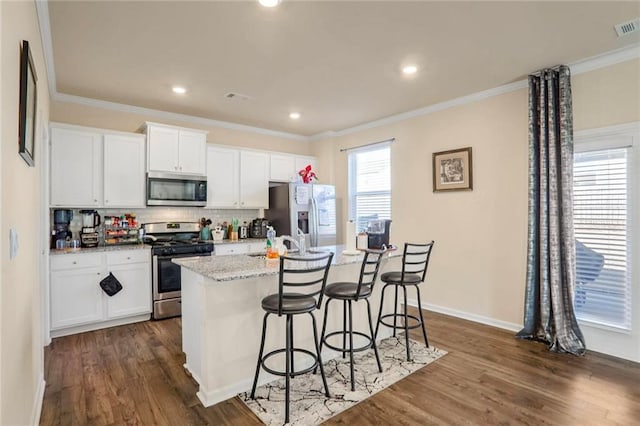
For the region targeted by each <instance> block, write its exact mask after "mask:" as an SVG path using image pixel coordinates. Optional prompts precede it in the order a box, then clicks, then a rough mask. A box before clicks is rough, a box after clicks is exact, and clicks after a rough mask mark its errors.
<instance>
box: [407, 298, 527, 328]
mask: <svg viewBox="0 0 640 426" xmlns="http://www.w3.org/2000/svg"><path fill="white" fill-rule="evenodd" d="M407 303H408V305H409V306H413V307H418V302H417V301H416V300H415V299H409V300H408V302H407ZM421 307H422V309H426V310H427V311H433V312H438V313H441V314H445V315H450V316H452V317H457V318H462V319H466V320H469V321H473V322H478V323H480V324H486V325H490V326H492V327H497V328H502V329H504V330H509V331H516V332H517V331H520V330H522V324H516V323H513V322H507V321H502V320H498V319H495V318H491V317H485V316H483V315H478V314H472V313H469V312H464V311H459V310H457V309H451V308H447V307H444V306H438V305H432V304H430V303H423V304H422V306H421Z"/></svg>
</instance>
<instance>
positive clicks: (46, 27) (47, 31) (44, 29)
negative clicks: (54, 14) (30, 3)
mask: <svg viewBox="0 0 640 426" xmlns="http://www.w3.org/2000/svg"><path fill="white" fill-rule="evenodd" d="M35 3H36V14H37V15H38V24H39V26H40V39H41V40H42V54H43V56H44V65H45V68H46V70H47V82H48V83H49V96H51V97H53V95H55V94H56V93H58V91H57V89H56V67H55V66H54V62H53V43H52V42H51V24H50V21H49V3H48V2H47V0H36V2H35Z"/></svg>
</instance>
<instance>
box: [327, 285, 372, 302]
mask: <svg viewBox="0 0 640 426" xmlns="http://www.w3.org/2000/svg"><path fill="white" fill-rule="evenodd" d="M358 285H359V284H358V283H350V282H337V283H333V284H329V285H327V287H326V288H325V290H324V294H325V296H328V297H331V298H333V299H342V300H346V299H351V300H355V298H356V294H357V293H358ZM369 296H371V286H369V285H363V286H362V287H361V288H360V295H359V297H362V298H365V297H369Z"/></svg>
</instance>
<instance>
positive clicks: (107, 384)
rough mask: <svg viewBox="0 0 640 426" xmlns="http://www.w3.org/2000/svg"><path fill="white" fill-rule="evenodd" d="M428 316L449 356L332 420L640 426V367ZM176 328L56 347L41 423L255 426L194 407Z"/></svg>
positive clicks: (48, 356) (235, 407) (109, 333)
mask: <svg viewBox="0 0 640 426" xmlns="http://www.w3.org/2000/svg"><path fill="white" fill-rule="evenodd" d="M425 316H426V321H427V325H428V332H429V338H430V343H431V344H432V345H435V346H437V347H439V348H442V349H445V350H447V351H448V352H449V354H448V355H446V356H445V357H444V358H442V359H440V360H438V361H436V362H435V363H433V364H431V365H429V366H428V367H426V368H423V369H421V370H419V371H418V372H416V373H414V374H412V375H411V376H409V377H407V378H406V379H404V380H402V381H400V382H398V383H396V384H395V385H393V386H391V387H390V388H388V389H385V390H384V391H382V392H380V393H378V394H376V395H374V396H373V397H371V398H369V399H367V400H366V401H365V402H363V403H360V404H358V405H357V406H355V407H353V408H351V409H349V410H347V411H345V412H343V413H341V414H340V415H338V416H336V417H334V418H332V419H330V420H329V421H328V422H327V424H336V425H338V424H394V425H400V424H404V425H417V424H420V425H428V424H434V425H442V424H483V425H484V424H502V425H507V424H512V425H516V424H531V425H540V424H552V425H589V424H594V425H609V424H621V425H633V424H639V423H638V422H639V421H640V364H637V363H631V362H627V361H622V360H619V359H615V358H612V357H608V356H603V355H599V354H596V353H588V354H587V355H585V356H584V357H575V356H571V355H560V354H554V353H550V352H548V351H547V350H546V348H545V346H544V345H542V344H538V343H533V342H528V341H521V340H516V339H514V338H513V333H511V332H507V331H503V330H500V329H496V328H493V327H488V326H484V325H480V324H476V323H473V322H469V321H464V320H461V319H457V318H453V317H448V316H446V315H441V314H436V313H433V312H425ZM180 327H181V323H180V319H170V320H164V321H158V322H152V321H149V322H144V323H138V324H132V325H126V326H121V327H115V328H111V329H106V330H100V331H95V332H90V333H83V334H79V335H74V336H68V337H62V338H57V339H54V340H53V342H52V344H51V345H50V346H49V347H48V348H46V350H45V363H46V365H45V374H46V382H47V386H46V391H45V397H44V406H43V408H42V417H41V421H40V424H42V425H57V424H60V425H112V424H113V425H115V424H141V425H205V424H211V425H251V424H260V422H259V420H258V419H257V418H256V417H255V416H254V415H253V413H252V412H251V411H250V410H249V409H247V408H246V407H245V406H244V404H243V403H242V402H241V401H240V400H239V399H237V398H232V399H230V400H227V401H225V402H222V403H220V404H218V405H216V406H213V407H209V408H204V407H203V406H202V405H201V404H200V402H199V401H198V399H197V398H196V396H195V393H196V391H197V386H196V384H195V382H194V381H193V380H192V379H191V378H190V377H189V376H188V375H187V374H186V373H185V371H184V369H183V367H182V365H183V363H184V355H183V353H182V352H181V337H180ZM413 331H417V330H413ZM418 333H419V332H418ZM413 337H414V338H416V339H420V338H421V337H420V335H419V334H417V333H416V334H414V335H413ZM256 344H257V342H256ZM256 350H257V347H256ZM294 386H295V379H294Z"/></svg>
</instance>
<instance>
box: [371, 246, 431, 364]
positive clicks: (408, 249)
mask: <svg viewBox="0 0 640 426" xmlns="http://www.w3.org/2000/svg"><path fill="white" fill-rule="evenodd" d="M433 244H434V242H433V241H431V242H430V243H428V244H413V243H405V244H404V252H403V253H402V271H393V272H385V273H384V274H382V276H381V277H380V280H381V281H382V282H384V283H385V285H384V287H382V296H381V298H380V310H379V312H378V323H377V324H376V331H375V333H374V339H375V336H377V335H378V328H379V327H380V324H383V325H386V326H387V327H391V328H393V336H394V337H395V335H396V329H404V336H405V341H406V345H407V361H411V352H410V349H409V329H412V328H418V327H422V335H423V336H424V344H425V345H426V346H427V348H428V347H429V341H428V340H427V330H426V329H425V326H424V318H423V316H422V302H421V301H420V287H418V284H420V283H422V282H424V278H425V276H426V275H427V267H428V266H429V257H430V256H431V249H432V248H433ZM408 285H410V286H413V287H415V289H416V293H417V295H418V312H419V313H420V318H418V317H416V316H415V315H409V314H407V286H408ZM389 286H393V287H394V288H395V299H394V304H393V313H391V314H385V315H382V306H383V304H384V291H385V290H386V289H387V287H389ZM398 288H402V291H403V293H404V309H403V311H404V312H403V313H398ZM389 317H393V324H389V323H386V322H385V321H384V319H385V318H389ZM398 318H402V319H403V320H404V324H403V325H397V320H398ZM409 318H411V319H412V320H414V321H415V322H416V323H415V324H412V325H409Z"/></svg>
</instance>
